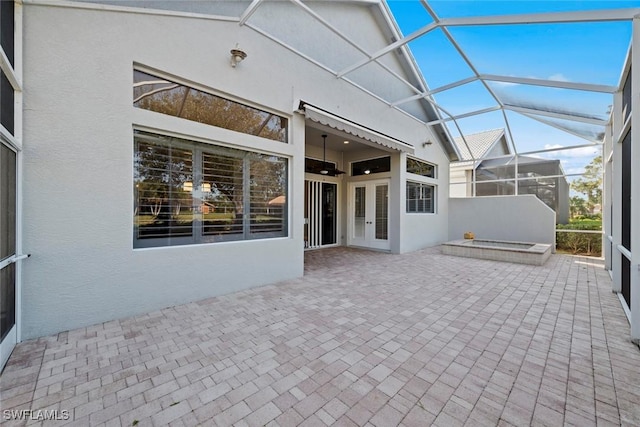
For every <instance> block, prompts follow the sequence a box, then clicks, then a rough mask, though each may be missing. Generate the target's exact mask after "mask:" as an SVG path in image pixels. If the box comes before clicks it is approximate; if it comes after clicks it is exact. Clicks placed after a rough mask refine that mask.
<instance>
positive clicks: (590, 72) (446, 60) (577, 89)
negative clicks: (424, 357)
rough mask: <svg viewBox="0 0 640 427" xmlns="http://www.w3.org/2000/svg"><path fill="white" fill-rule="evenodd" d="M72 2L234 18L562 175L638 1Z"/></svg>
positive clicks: (452, 130)
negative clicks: (555, 161) (557, 167)
mask: <svg viewBox="0 0 640 427" xmlns="http://www.w3.org/2000/svg"><path fill="white" fill-rule="evenodd" d="M83 1H90V2H98V3H111V4H114V5H117V6H133V7H142V8H158V9H171V10H179V11H182V12H187V13H194V14H205V15H209V16H211V15H214V16H218V17H219V19H224V20H233V21H237V22H238V23H239V24H240V25H246V26H248V27H250V28H252V29H253V30H255V31H257V32H259V33H261V34H263V35H264V36H266V37H268V38H270V39H272V40H273V41H275V42H277V43H279V44H281V45H283V46H284V47H286V48H288V49H290V50H291V51H293V52H295V53H297V54H298V55H300V56H302V57H303V58H305V59H306V60H308V61H311V62H313V63H314V64H316V65H317V66H319V67H321V68H323V69H325V70H326V71H328V72H330V73H332V74H334V75H335V76H336V77H337V78H340V79H344V80H345V81H347V82H349V83H351V84H353V85H355V86H357V87H358V88H360V89H362V90H363V91H366V92H368V93H369V94H371V95H372V96H374V97H376V98H378V99H379V100H381V101H382V102H385V103H387V104H388V105H389V106H390V107H391V108H395V109H397V110H399V111H402V112H403V113H405V114H408V115H411V116H413V117H415V118H416V119H418V120H420V121H422V122H423V123H425V125H426V126H431V127H433V128H434V130H435V132H436V134H437V135H439V136H441V137H444V139H445V141H446V140H448V141H453V140H454V138H461V139H462V140H464V139H465V135H471V134H475V133H478V132H483V131H486V130H488V129H504V130H505V136H506V138H507V141H508V143H509V145H510V147H511V149H512V152H513V153H514V154H518V155H532V154H533V155H537V156H542V157H545V156H547V157H548V156H551V157H553V158H559V159H561V160H563V164H564V167H565V171H566V172H567V173H568V174H570V173H576V174H579V173H581V172H582V171H584V166H585V165H586V164H587V163H588V162H589V161H590V160H591V158H593V156H594V155H595V154H598V153H599V152H600V147H601V144H602V140H603V136H604V134H605V126H606V124H607V123H608V120H609V111H610V106H611V105H612V104H613V96H612V94H613V93H614V92H616V91H617V90H618V89H619V86H620V78H621V74H622V73H621V71H622V69H623V66H624V63H625V58H626V55H627V52H628V49H629V45H630V41H631V21H632V19H633V16H635V15H637V14H639V13H640V0H625V1H616V0H610V1H606V0H603V1H598V0H594V1H589V2H584V1H479V0H475V1H442V0H440V1H427V0H387V1H385V0H353V1H338V0H334V1H301V0H292V1H270V0H253V1H251V2H249V1H236V0H234V1H228V0H227V1H220V0H218V1H191V0H185V1H166V0H165V1H162V0H144V1H141V0H83ZM363 10H364V11H365V12H366V13H365V15H367V16H366V19H365V17H364V15H363ZM276 15H278V16H280V17H282V16H286V17H287V22H288V25H280V24H279V23H281V22H282V19H273V18H274V17H275V16H276ZM356 22H357V24H355V23H356ZM372 25H376V27H375V30H372V28H369V27H371V26H372ZM381 30H382V31H381ZM381 82H384V84H381ZM453 147H454V145H453V144H447V143H445V149H446V150H448V152H449V155H450V157H451V158H452V159H453V160H456V159H459V158H461V157H462V158H464V157H465V156H460V154H461V153H457V152H456V151H457V150H456V149H455V148H453ZM565 148H566V150H562V149H565ZM549 150H551V151H549ZM578 159H582V160H583V161H582V164H581V163H580V162H579V161H578Z"/></svg>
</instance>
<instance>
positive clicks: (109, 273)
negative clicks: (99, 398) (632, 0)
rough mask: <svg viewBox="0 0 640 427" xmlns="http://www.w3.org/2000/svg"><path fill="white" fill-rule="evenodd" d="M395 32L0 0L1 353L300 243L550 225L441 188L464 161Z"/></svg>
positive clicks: (284, 263) (299, 6) (379, 20)
mask: <svg viewBox="0 0 640 427" xmlns="http://www.w3.org/2000/svg"><path fill="white" fill-rule="evenodd" d="M625 16H626V15H625ZM561 18H562V17H561ZM555 19H560V18H555ZM562 19H564V18H562ZM598 19H599V18H598ZM625 19H626V18H625ZM523 22H528V21H527V20H526V19H524V20H523ZM472 23H473V22H472ZM638 25H640V24H639V23H638V18H634V27H635V28H634V30H635V31H634V41H633V43H635V44H638V42H639V39H638V37H640V36H639V35H638V34H640V27H638ZM437 26H438V25H437V24H436V23H431V24H427V25H426V26H425V27H423V30H424V32H422V33H421V34H426V30H428V29H434V28H436V27H437ZM413 36H415V37H418V36H420V31H418V32H417V33H416V34H413V35H410V36H405V37H404V39H403V38H402V36H401V34H400V32H399V30H398V27H397V25H396V23H395V21H394V19H393V16H392V14H391V13H390V11H389V9H388V5H387V4H386V2H384V1H382V0H381V1H376V0H371V1H369V0H366V1H364V0H363V1H360V0H355V1H341V0H336V1H308V2H299V1H292V2H279V1H274V2H271V1H260V0H255V1H245V0H238V1H206V2H200V1H193V2H192V1H181V2H177V1H144V0H131V1H121V0H85V1H69V0H60V1H55V2H51V1H48V0H23V1H15V2H13V1H2V2H0V45H1V47H2V49H1V52H2V55H0V71H1V74H0V106H1V110H0V166H1V168H0V281H1V286H0V288H1V289H0V296H1V298H0V306H1V307H0V366H1V365H3V364H4V363H5V362H6V360H7V358H8V357H9V355H10V354H11V351H12V349H13V347H14V346H15V344H16V343H17V342H19V341H22V340H27V339H30V338H35V337H40V336H45V335H48V334H53V333H57V332H60V331H65V330H70V329H74V328H79V327H83V326H87V325H92V324H97V323H100V322H104V321H109V320H113V319H118V318H122V317H126V316H131V315H135V314H139V313H144V312H149V311H152V310H156V309H159V308H163V307H167V306H173V305H176V304H181V303H186V302H189V301H195V300H199V299H203V298H207V297H212V296H216V295H222V294H226V293H231V292H235V291H239V290H243V289H248V288H251V287H256V286H261V285H265V284H268V283H274V282H278V281H281V280H286V279H290V278H295V277H299V276H301V275H302V274H303V269H304V251H305V250H313V249H319V248H325V247H331V246H339V245H343V246H353V247H359V248H367V249H372V250H381V251H387V252H391V253H404V252H408V251H413V250H416V249H419V248H423V247H427V246H433V245H437V244H439V243H442V242H444V241H447V240H450V239H451V236H459V234H460V230H462V229H463V228H462V227H464V230H466V229H467V227H468V224H469V222H470V221H471V220H475V221H479V222H482V223H483V224H487V223H488V222H490V221H493V223H492V224H489V225H491V226H492V228H493V229H494V230H495V229H498V228H500V229H501V231H503V232H505V233H507V234H509V233H510V234H509V237H510V238H511V239H514V240H518V239H520V238H522V239H529V237H528V236H524V237H519V236H517V235H514V234H513V233H512V232H511V231H512V230H521V231H522V232H527V233H531V234H534V235H535V236H539V235H540V233H539V230H547V231H549V233H550V234H551V235H550V236H548V240H550V241H553V240H554V239H555V237H554V236H555V234H554V232H553V227H552V225H553V215H552V212H550V210H549V209H548V208H547V206H545V205H543V203H541V202H539V200H538V199H536V198H535V197H532V196H530V195H529V196H525V197H521V198H520V199H521V200H520V202H514V200H515V199H517V197H513V198H509V197H499V198H497V199H500V200H495V201H494V200H491V199H490V198H484V199H483V200H482V201H481V202H479V203H477V201H478V200H480V199H482V198H477V199H472V198H466V197H465V198H464V199H457V198H456V197H458V196H457V194H456V193H455V191H453V190H452V192H451V196H452V198H450V194H449V187H450V183H451V182H454V179H455V180H457V179H459V178H460V177H461V176H464V177H465V181H464V184H462V185H458V186H454V187H460V188H465V193H464V194H465V195H467V190H466V189H467V187H468V181H467V180H466V176H467V175H468V172H467V171H468V170H469V169H468V168H467V166H468V165H463V164H460V166H463V168H462V169H459V170H457V171H456V173H454V172H453V170H452V172H451V176H450V163H451V162H455V161H463V162H468V160H469V157H468V156H467V153H466V152H465V148H459V147H458V145H457V144H456V143H455V142H454V139H453V138H452V137H451V135H450V133H449V131H448V129H447V127H446V126H445V124H444V123H445V122H446V121H447V120H449V119H451V120H453V118H452V117H449V118H443V117H442V114H441V111H439V110H438V108H437V106H436V105H434V103H433V102H432V101H433V100H432V99H431V98H430V97H431V93H432V92H431V91H430V89H429V88H428V86H427V85H426V82H425V81H424V79H423V77H422V74H421V73H420V71H419V70H418V67H417V65H416V61H415V59H414V58H413V57H412V55H411V52H410V50H409V49H408V48H407V47H406V46H407V44H408V43H409V41H410V40H414V39H415V38H411V37H413ZM372 52H375V53H376V54H375V55H372V54H371V53H372ZM634 52H635V53H633V54H631V53H630V54H629V60H628V61H627V62H628V63H627V66H626V68H625V69H626V70H627V71H625V73H624V74H623V80H622V81H623V82H624V81H627V83H625V84H624V90H620V91H619V92H618V93H617V94H616V101H615V105H614V108H613V115H612V120H611V123H610V126H609V128H608V132H607V134H606V135H605V157H604V158H605V165H606V174H605V191H604V194H605V201H604V203H603V214H604V218H605V233H606V235H607V237H608V241H609V242H610V244H608V245H607V246H606V248H605V252H606V263H607V268H609V269H610V270H611V271H612V277H613V280H614V291H616V292H620V295H621V296H622V297H621V298H622V300H623V301H624V306H625V307H626V308H627V312H628V314H629V318H630V322H631V336H632V339H634V340H640V269H639V268H638V266H639V265H640V251H638V250H637V249H636V250H635V251H633V252H632V251H631V248H632V247H633V248H638V247H640V227H639V226H638V218H640V186H637V185H635V186H634V185H632V183H633V182H638V181H639V180H638V177H637V175H638V174H639V173H640V168H638V167H636V166H637V165H640V148H638V147H639V144H640V135H637V133H638V132H640V126H632V125H631V124H632V121H633V115H632V114H631V113H630V111H631V110H632V108H631V107H634V109H636V111H637V110H638V109H640V105H638V103H640V97H638V96H635V95H637V92H638V91H637V89H633V90H632V88H631V86H632V85H631V82H633V87H634V88H639V87H640V67H634V68H633V69H632V68H631V63H632V62H639V61H640V59H638V58H636V57H637V56H638V55H640V49H635V51H634ZM628 76H630V77H628ZM481 77H482V76H480V75H478V76H475V77H473V78H472V80H473V79H481ZM489 77H491V76H489ZM482 78H484V79H487V78H488V77H487V76H484V77H482ZM491 78H493V79H496V78H497V79H498V80H503V81H509V80H513V78H512V77H508V76H502V77H500V76H493V77H491ZM625 79H626V80H625ZM467 80H468V81H471V80H469V79H464V80H462V81H459V82H458V83H456V84H457V85H463V84H464V83H465V82H466V81H467ZM518 80H520V81H524V82H525V83H532V82H533V84H540V81H538V80H536V79H528V78H527V79H524V80H523V79H518ZM543 83H544V84H547V85H548V84H551V83H550V82H543ZM552 83H553V82H552ZM553 84H560V83H559V82H555V83H553ZM448 86H451V85H448ZM622 86H623V85H620V87H621V88H622ZM451 87H453V86H451ZM445 89H446V87H445ZM442 90H444V89H442ZM614 90H615V88H614ZM632 94H633V95H634V96H632ZM502 107H504V105H502ZM496 108H501V107H500V106H498V107H496ZM485 139H486V143H483V144H479V145H478V147H477V148H474V147H473V144H472V147H466V151H468V152H469V153H471V152H472V151H474V150H477V152H474V153H473V156H472V157H473V158H478V157H481V156H482V155H485V156H484V157H496V156H499V155H503V154H508V153H509V146H508V144H507V142H506V140H505V139H504V132H498V131H494V132H492V133H491V134H490V135H489V136H486V138H485ZM485 139H483V141H485ZM632 166H633V167H632ZM456 174H459V175H460V176H458V175H456ZM512 203H518V206H517V209H511V207H512V206H513V205H512ZM480 205H482V206H483V207H482V209H478V206H480ZM451 206H458V207H460V208H459V209H456V212H453V210H454V209H450V207H451ZM496 206H500V207H504V208H502V209H501V210H500V211H501V212H502V215H504V216H505V217H506V216H508V213H510V212H518V213H520V212H521V213H522V215H525V214H526V215H534V216H536V218H533V219H534V220H535V219H538V220H540V221H539V223H540V225H539V226H536V225H535V224H534V222H535V221H529V225H528V227H527V229H526V230H522V229H523V227H521V224H520V222H521V218H520V217H514V216H513V215H511V217H510V218H502V217H501V216H497V215H492V214H491V213H490V212H491V209H494V208H495V207H496ZM538 211H541V212H542V213H541V214H540V215H537V214H534V213H532V212H538ZM478 212H488V213H487V214H486V215H484V217H483V218H478V216H479V215H478V214H477V213H478ZM454 214H456V215H454ZM457 214H465V215H466V216H465V217H464V218H462V219H461V218H460V216H459V215H458V216H457ZM463 216H464V215H463ZM543 216H546V217H545V218H542V217H543ZM507 220H509V221H512V223H511V224H512V226H511V227H506V226H505V224H506V223H507V222H506V221H507ZM542 220H544V221H542ZM492 237H500V236H496V235H493V236H492ZM456 238H459V237H456Z"/></svg>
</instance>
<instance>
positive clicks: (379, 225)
mask: <svg viewBox="0 0 640 427" xmlns="http://www.w3.org/2000/svg"><path fill="white" fill-rule="evenodd" d="M375 224H376V239H377V240H387V239H388V238H389V185H388V184H382V185H376V219H375Z"/></svg>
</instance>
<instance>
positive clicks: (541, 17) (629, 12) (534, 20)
mask: <svg viewBox="0 0 640 427" xmlns="http://www.w3.org/2000/svg"><path fill="white" fill-rule="evenodd" d="M638 14H640V9H638V8H630V9H608V10H583V11H574V12H550V13H533V14H518V15H499V16H473V17H467V18H444V19H441V20H440V25H443V26H447V27H459V26H478V25H516V24H555V23H558V24H562V23H570V22H609V21H631V20H632V19H633V17H634V16H636V15H638Z"/></svg>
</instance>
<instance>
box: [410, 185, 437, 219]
mask: <svg viewBox="0 0 640 427" xmlns="http://www.w3.org/2000/svg"><path fill="white" fill-rule="evenodd" d="M434 199H435V186H433V185H430V184H424V183H419V182H412V181H407V213H435V203H434Z"/></svg>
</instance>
